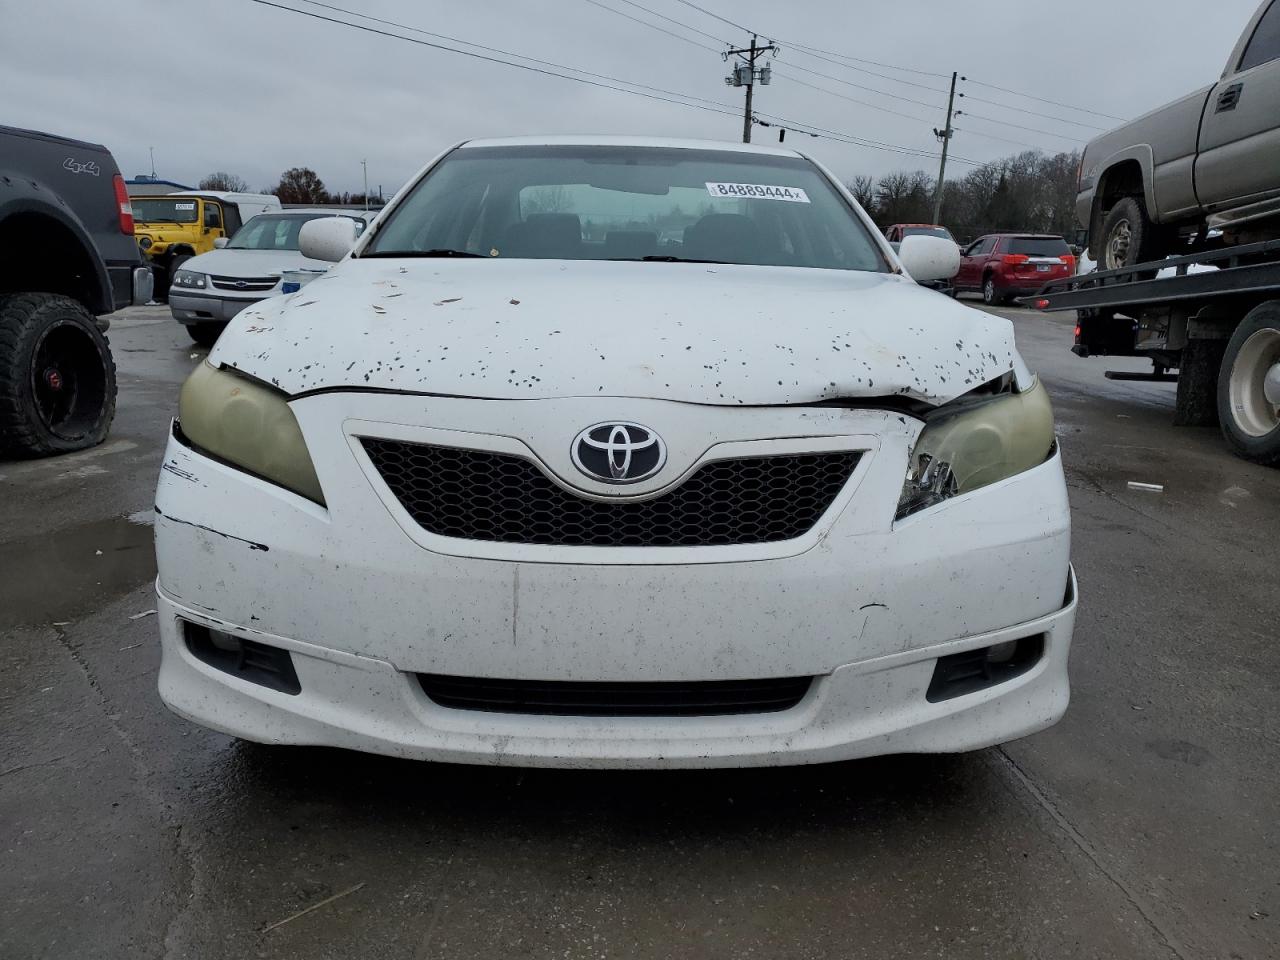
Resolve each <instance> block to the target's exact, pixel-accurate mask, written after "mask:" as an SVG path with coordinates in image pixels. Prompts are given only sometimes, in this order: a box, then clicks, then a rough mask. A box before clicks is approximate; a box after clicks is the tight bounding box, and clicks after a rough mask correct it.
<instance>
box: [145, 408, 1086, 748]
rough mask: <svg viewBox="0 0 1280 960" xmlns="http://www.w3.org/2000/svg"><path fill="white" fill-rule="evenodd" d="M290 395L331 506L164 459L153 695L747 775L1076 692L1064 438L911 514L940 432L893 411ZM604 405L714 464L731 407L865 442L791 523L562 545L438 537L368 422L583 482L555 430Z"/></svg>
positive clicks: (815, 441) (401, 738)
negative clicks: (249, 677) (203, 655)
mask: <svg viewBox="0 0 1280 960" xmlns="http://www.w3.org/2000/svg"><path fill="white" fill-rule="evenodd" d="M415 405H421V406H422V408H423V409H421V410H417V409H414V406H415ZM293 407H294V410H295V413H296V414H297V416H298V420H299V423H300V425H301V427H302V429H303V432H304V435H306V437H307V442H308V445H309V447H310V449H311V451H312V455H313V459H314V461H315V464H316V468H317V473H318V475H319V478H320V482H321V485H322V487H323V489H324V492H325V499H326V501H327V504H328V506H327V508H324V507H320V506H317V505H315V504H312V503H310V502H309V501H305V500H302V499H301V498H299V497H296V496H294V495H293V494H291V493H288V492H286V491H283V490H281V489H279V488H277V487H274V486H272V485H270V484H268V483H265V482H263V481H260V480H257V479H255V478H253V477H250V476H248V475H246V474H244V473H242V472H240V471H238V470H235V469H233V468H230V467H228V466H226V465H223V464H221V463H218V462H216V461H214V460H212V459H209V458H207V457H204V456H202V455H201V454H199V453H198V452H196V451H195V450H193V449H191V448H190V447H187V446H185V445H184V444H182V443H181V442H179V441H178V440H176V439H171V441H170V444H169V448H168V450H167V451H166V454H165V462H164V469H163V470H162V473H161V480H160V484H159V488H158V490H157V497H156V511H157V516H156V548H157V557H158V562H159V570H160V575H159V579H158V584H157V587H158V595H159V607H158V609H159V612H160V617H159V618H158V620H159V623H160V630H161V640H162V644H163V665H162V669H161V674H160V692H161V696H162V698H163V699H164V701H165V702H166V703H167V704H168V705H169V706H170V707H171V708H172V709H173V710H174V711H175V712H177V713H179V714H181V715H182V716H185V717H188V718H190V719H193V720H196V721H197V722H200V723H202V724H204V725H206V726H209V727H213V728H215V729H219V730H222V731H224V732H227V733H230V734H233V735H235V736H239V737H243V738H245V739H250V740H261V741H265V742H272V743H293V744H326V745H331V746H338V747H349V748H353V749H360V750H366V751H371V752H376V753H384V754H390V755H395V756H406V757H417V758H422V759H434V760H447V761H459V762H473V763H510V764H527V765H545V766H634V767H675V766H688V767H694V766H747V765H780V764H788V763H811V762H820V761H828V760H839V759H846V758H851V757H858V756H866V755H871V754H877V753H887V752H933V751H959V750H969V749H975V748H978V747H982V746H986V745H989V744H993V743H998V742H1002V741H1004V740H1008V739H1012V738H1014V737H1019V736H1023V735H1026V734H1029V733H1032V732H1035V731H1036V730H1040V729H1042V728H1044V727H1046V726H1048V725H1050V724H1052V723H1053V722H1054V721H1055V720H1057V719H1058V717H1060V716H1061V714H1062V712H1063V711H1064V710H1065V709H1066V705H1067V699H1068V682H1067V670H1066V667H1067V654H1068V648H1069V645H1070V638H1071V631H1072V625H1073V622H1074V612H1075V591H1074V581H1072V580H1071V575H1070V571H1069V564H1068V556H1069V551H1070V535H1069V522H1068V507H1067V500H1066V488H1065V484H1064V482H1063V476H1062V466H1061V461H1060V460H1059V458H1058V456H1057V455H1056V454H1055V455H1054V456H1053V457H1052V458H1051V459H1050V460H1048V461H1047V462H1045V463H1044V464H1042V465H1041V466H1039V467H1037V468H1035V469H1033V470H1030V471H1027V472H1026V473H1023V474H1021V475H1019V476H1016V477H1013V478H1010V479H1009V480H1006V481H1003V482H1001V483H999V484H994V485H992V486H990V487H987V488H984V489H982V490H979V491H975V492H973V493H971V494H967V495H964V496H961V497H957V498H955V499H953V500H951V501H948V502H947V503H945V504H942V505H940V506H938V507H934V508H931V509H930V510H927V511H923V512H921V513H919V514H916V515H914V516H912V517H909V518H907V519H906V520H904V521H901V522H898V523H894V522H893V508H894V505H895V504H896V501H897V496H898V492H899V490H900V488H901V485H902V477H903V474H904V472H905V464H906V459H907V455H908V451H909V450H910V448H911V445H912V444H913V443H914V440H915V436H916V434H917V433H918V429H919V425H918V423H917V422H916V421H912V420H910V418H902V417H898V416H897V415H894V414H889V413H884V412H881V411H865V410H835V409H832V408H825V409H814V408H809V409H807V410H785V409H784V410H772V409H765V410H759V411H740V410H732V409H729V408H703V407H689V406H686V405H679V404H666V403H661V402H658V401H638V400H625V401H618V400H616V399H614V400H609V399H607V398H605V399H600V398H585V399H584V398H579V399H571V400H557V401H512V402H510V403H500V402H499V403H495V402H484V401H480V402H477V401H466V400H452V399H446V398H410V397H404V396H386V395H380V394H359V395H353V394H345V395H344V394H320V395H316V396H314V397H310V398H307V399H305V400H301V401H296V402H295V403H294V404H293ZM604 407H608V408H609V411H608V412H609V413H615V411H616V410H617V408H619V407H624V411H623V412H625V413H627V415H628V416H629V417H634V418H635V419H636V420H637V421H639V422H643V423H646V424H650V425H652V426H653V427H654V428H655V429H657V430H659V431H660V432H661V433H662V435H663V436H664V437H665V438H666V439H667V441H668V446H669V456H670V460H671V462H673V463H676V462H679V460H680V459H682V458H683V459H684V460H686V461H687V462H693V461H694V460H696V459H697V458H698V457H700V456H705V455H706V453H707V450H708V446H707V443H706V438H707V437H708V436H710V437H715V438H726V437H733V436H735V435H741V434H735V427H734V424H735V423H736V424H737V429H738V430H741V429H742V427H743V425H744V424H745V425H746V426H747V427H749V431H748V432H747V433H746V435H747V436H750V437H753V438H763V437H769V436H776V437H777V438H779V439H777V440H769V441H765V442H768V443H774V444H788V445H791V446H793V447H795V446H798V445H802V444H808V445H811V446H814V447H817V448H821V447H829V446H831V445H842V446H844V447H846V448H850V449H854V448H856V449H862V450H865V451H866V453H865V454H864V457H863V461H862V462H860V464H859V466H858V468H857V470H856V471H855V472H854V474H853V476H852V478H851V479H850V481H849V483H848V484H847V485H846V489H845V492H844V493H842V494H841V496H840V497H839V498H837V500H836V502H835V503H834V504H833V506H832V507H831V509H830V510H829V511H828V513H827V514H826V515H824V517H823V519H822V520H821V521H819V523H818V525H817V526H816V527H815V528H814V530H813V531H811V533H810V534H806V535H805V536H804V537H801V538H798V539H797V540H794V541H787V542H784V543H780V544H770V545H760V546H749V545H748V546H731V547H693V548H648V549H646V548H600V547H560V548H555V547H539V546H524V545H503V544H485V545H481V544H479V543H476V542H473V541H460V540H452V539H449V538H443V537H434V536H433V535H430V534H426V533H425V532H424V531H422V530H421V529H420V528H417V527H416V525H414V524H413V523H412V521H411V520H410V519H409V518H407V516H406V515H404V513H403V511H402V510H399V509H398V508H397V507H396V505H395V503H393V502H390V501H388V500H387V499H386V490H385V489H383V487H382V485H381V482H380V479H379V478H378V477H377V476H376V472H373V473H371V470H372V467H371V465H370V464H369V463H368V461H367V459H366V458H362V456H361V455H360V453H359V449H358V446H359V445H358V442H355V441H353V438H355V437H358V436H361V435H369V434H370V433H375V434H381V435H397V436H399V437H401V438H402V439H409V440H415V439H416V440H420V441H424V442H428V441H432V440H439V439H441V438H440V436H439V435H440V434H447V433H449V432H450V431H449V430H448V429H443V427H455V428H459V429H460V428H462V427H464V426H465V427H466V428H468V430H469V433H468V437H469V438H470V439H469V441H468V442H470V443H482V444H491V445H494V446H497V445H499V444H502V445H510V444H511V443H513V442H515V441H513V440H512V439H511V437H512V436H520V437H524V438H526V439H527V440H528V443H529V447H530V448H532V450H534V451H536V453H537V454H538V455H540V456H541V459H542V460H543V461H544V465H545V466H546V467H547V469H548V470H549V471H550V472H552V473H553V474H554V475H557V476H565V475H567V474H565V473H563V472H562V470H561V468H562V466H563V465H562V464H560V463H558V462H557V461H556V457H560V456H563V457H564V458H565V459H567V450H565V451H561V450H560V446H561V445H562V444H561V441H562V440H563V437H561V435H560V433H561V430H560V429H559V428H561V427H562V426H563V424H565V423H570V424H573V423H590V422H597V421H599V420H601V419H603V416H604V415H608V414H607V413H605V410H604ZM615 415H616V413H615ZM743 418H750V419H749V420H744V419H743ZM411 423H433V424H440V425H442V427H435V426H433V427H432V428H425V427H411V426H406V425H405V424H411ZM337 424H340V425H341V427H340V428H336V427H335V425H337ZM499 434H502V436H499ZM477 437H483V438H485V439H483V440H477V439H475V438H477ZM735 442H745V441H735ZM753 442H755V441H753ZM564 446H566V447H567V444H565V445H564ZM1068 581H1071V586H1070V588H1068V589H1066V590H1065V599H1064V587H1067V584H1068ZM182 620H186V621H188V622H190V623H194V624H197V625H204V626H208V627H211V628H214V629H218V630H221V631H224V632H227V633H230V634H233V635H235V636H238V637H241V638H244V639H249V640H256V641H258V642H260V643H264V644H267V645H269V646H273V647H277V648H281V649H284V650H288V651H289V652H290V653H291V655H292V657H293V661H294V664H295V668H296V670H297V674H298V678H299V681H300V684H301V687H302V691H301V693H300V694H297V695H289V694H286V693H280V692H277V691H274V690H271V689H268V688H266V687H262V686H258V685H257V684H254V683H251V682H248V681H245V680H243V679H240V678H239V677H236V676H231V675H229V674H227V673H223V672H220V671H219V670H217V669H215V668H214V667H211V666H209V665H207V664H206V663H204V662H202V661H201V660H199V659H197V658H196V657H195V656H193V655H192V653H191V651H190V650H189V649H188V647H187V645H186V642H185V640H184V638H183V635H182V632H181V628H180V627H181V624H180V621H182ZM1035 635H1042V636H1043V637H1044V652H1043V655H1042V657H1041V659H1040V660H1039V661H1038V662H1037V663H1036V664H1035V665H1034V667H1032V668H1031V669H1030V670H1028V671H1027V672H1026V673H1024V674H1022V675H1020V676H1018V677H1016V678H1014V679H1012V680H1008V681H1006V682H1005V683H1002V684H999V685H997V686H993V687H989V688H987V689H984V690H980V691H977V692H974V693H970V694H966V695H963V696H958V697H956V698H954V699H949V700H943V701H940V702H936V703H934V702H929V700H928V699H927V698H926V695H925V693H926V690H927V688H928V686H929V682H930V678H931V676H932V674H933V670H934V665H935V663H936V661H937V659H938V658H939V657H940V656H946V655H949V654H952V653H957V652H961V651H965V650H973V649H977V648H979V647H985V646H991V645H994V644H998V643H1002V642H1004V641H1005V640H1013V639H1018V638H1019V637H1024V636H1035ZM416 673H437V674H445V675H451V676H464V677H491V678H499V679H501V678H511V679H531V680H563V681H584V682H585V681H592V682H594V681H688V680H696V681H707V680H723V679H753V678H775V677H790V676H812V677H814V678H815V680H814V683H813V685H812V687H811V688H810V690H809V693H808V694H807V695H806V696H805V698H804V699H803V700H802V701H801V702H800V703H799V704H797V705H796V706H795V707H793V708H791V709H787V710H783V711H779V712H776V713H768V714H756V715H738V716H711V717H663V718H623V717H551V716H529V715H515V714H498V713H481V712H474V711H468V710H460V709H452V708H446V707H442V706H439V705H438V704H436V703H434V702H432V701H431V700H429V699H428V698H427V697H426V695H425V694H424V693H423V691H422V688H421V687H420V685H419V684H418V683H417V682H416V679H415V676H414V674H416Z"/></svg>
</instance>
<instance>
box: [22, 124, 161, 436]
mask: <svg viewBox="0 0 1280 960" xmlns="http://www.w3.org/2000/svg"><path fill="white" fill-rule="evenodd" d="M151 284H152V280H151V272H150V270H149V269H148V268H147V267H146V266H145V265H144V264H143V260H142V258H141V256H140V255H139V253H138V245H137V243H136V242H135V241H134V238H133V211H132V210H131V209H130V207H129V196H128V193H127V192H126V190H125V184H124V179H123V178H122V177H121V176H120V171H119V168H117V167H116V162H115V160H114V159H112V156H111V153H110V151H108V150H107V148H106V147H103V146H100V145H98V144H93V143H84V142H82V141H79V140H70V139H67V138H66V137H57V136H53V135H52V134H48V133H37V132H35V131H33V130H19V129H17V128H15V127H5V126H0V458H8V457H20V456H26V457H31V456H43V455H47V454H52V453H62V452H65V451H69V450H80V449H83V448H85V447H91V446H94V445H95V444H98V443H101V442H102V441H103V439H105V438H106V435H107V431H108V430H109V429H110V427H111V421H112V419H113V418H114V416H115V408H116V371H115V363H114V362H113V361H112V359H111V351H110V349H109V348H108V346H107V340H106V337H104V336H103V334H104V332H105V331H106V329H107V324H108V321H107V320H106V317H105V315H106V314H109V313H111V312H113V311H115V310H119V309H120V308H121V307H126V306H128V305H130V304H131V303H145V302H147V301H148V300H149V299H151Z"/></svg>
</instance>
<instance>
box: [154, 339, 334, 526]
mask: <svg viewBox="0 0 1280 960" xmlns="http://www.w3.org/2000/svg"><path fill="white" fill-rule="evenodd" d="M178 420H179V423H180V424H181V427H182V433H183V435H184V436H186V438H187V439H188V440H190V441H191V442H192V443H193V444H194V445H195V446H197V447H199V448H200V449H201V450H203V451H205V452H207V453H210V454H212V455H213V456H215V457H217V458H219V459H221V460H225V461H227V462H228V463H230V464H232V465H233V466H236V467H239V468H241V469H242V470H245V471H246V472H248V473H252V474H254V475H255V476H258V477H261V478H262V479H263V480H269V481H271V482H272V483H276V484H279V485H280V486H282V487H284V488H285V489H287V490H292V491H293V492H294V493H297V494H299V495H301V496H304V497H306V498H307V499H308V500H314V501H315V502H316V503H318V504H320V505H321V506H323V505H324V494H323V493H322V492H321V490H320V481H319V479H318V478H317V477H316V468H315V467H314V466H313V465H312V463H311V455H310V454H309V453H308V452H307V445H306V442H305V441H304V440H303V439H302V430H301V429H300V428H299V427H298V421H297V420H296V419H294V416H293V411H292V410H290V409H289V404H288V403H287V402H286V397H285V395H284V394H283V393H280V392H278V391H276V390H272V389H271V388H270V387H264V386H263V385H262V384H260V383H255V382H254V381H252V380H249V379H246V378H245V377H241V376H238V375H237V374H234V373H231V372H229V371H226V370H219V369H218V368H216V367H214V366H213V365H211V364H210V363H209V362H208V361H207V360H206V361H204V362H203V363H201V364H200V366H198V367H196V369H195V370H194V371H193V372H192V374H191V376H190V377H188V378H187V382H186V383H184V384H183V385H182V395H181V396H180V397H179V399H178Z"/></svg>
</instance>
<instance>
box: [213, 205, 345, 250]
mask: <svg viewBox="0 0 1280 960" xmlns="http://www.w3.org/2000/svg"><path fill="white" fill-rule="evenodd" d="M327 216H331V214H327V213H308V214H260V215H258V216H256V217H254V218H253V219H252V220H250V221H249V222H248V223H246V224H245V225H244V226H243V227H241V228H240V229H239V230H237V231H236V235H235V236H234V237H232V238H231V242H230V243H228V244H227V249H228V250H297V249H298V232H299V231H300V230H301V229H302V225H303V224H304V223H306V222H307V221H308V220H319V219H321V218H322V217H327ZM351 219H352V220H354V221H355V224H356V236H360V234H361V232H362V231H363V230H364V221H363V220H361V219H360V218H359V217H352V218H351Z"/></svg>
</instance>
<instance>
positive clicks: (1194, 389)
mask: <svg viewBox="0 0 1280 960" xmlns="http://www.w3.org/2000/svg"><path fill="white" fill-rule="evenodd" d="M1225 347H1226V341H1225V340H1188V341H1187V345H1186V346H1185V347H1183V348H1182V357H1181V358H1180V360H1179V363H1178V388H1177V394H1176V395H1175V397H1174V401H1173V425H1174V426H1175V427H1212V426H1214V425H1215V424H1217V422H1218V398H1217V389H1216V386H1215V385H1216V384H1217V382H1218V368H1219V367H1221V366H1222V351H1223V349H1224V348H1225Z"/></svg>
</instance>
